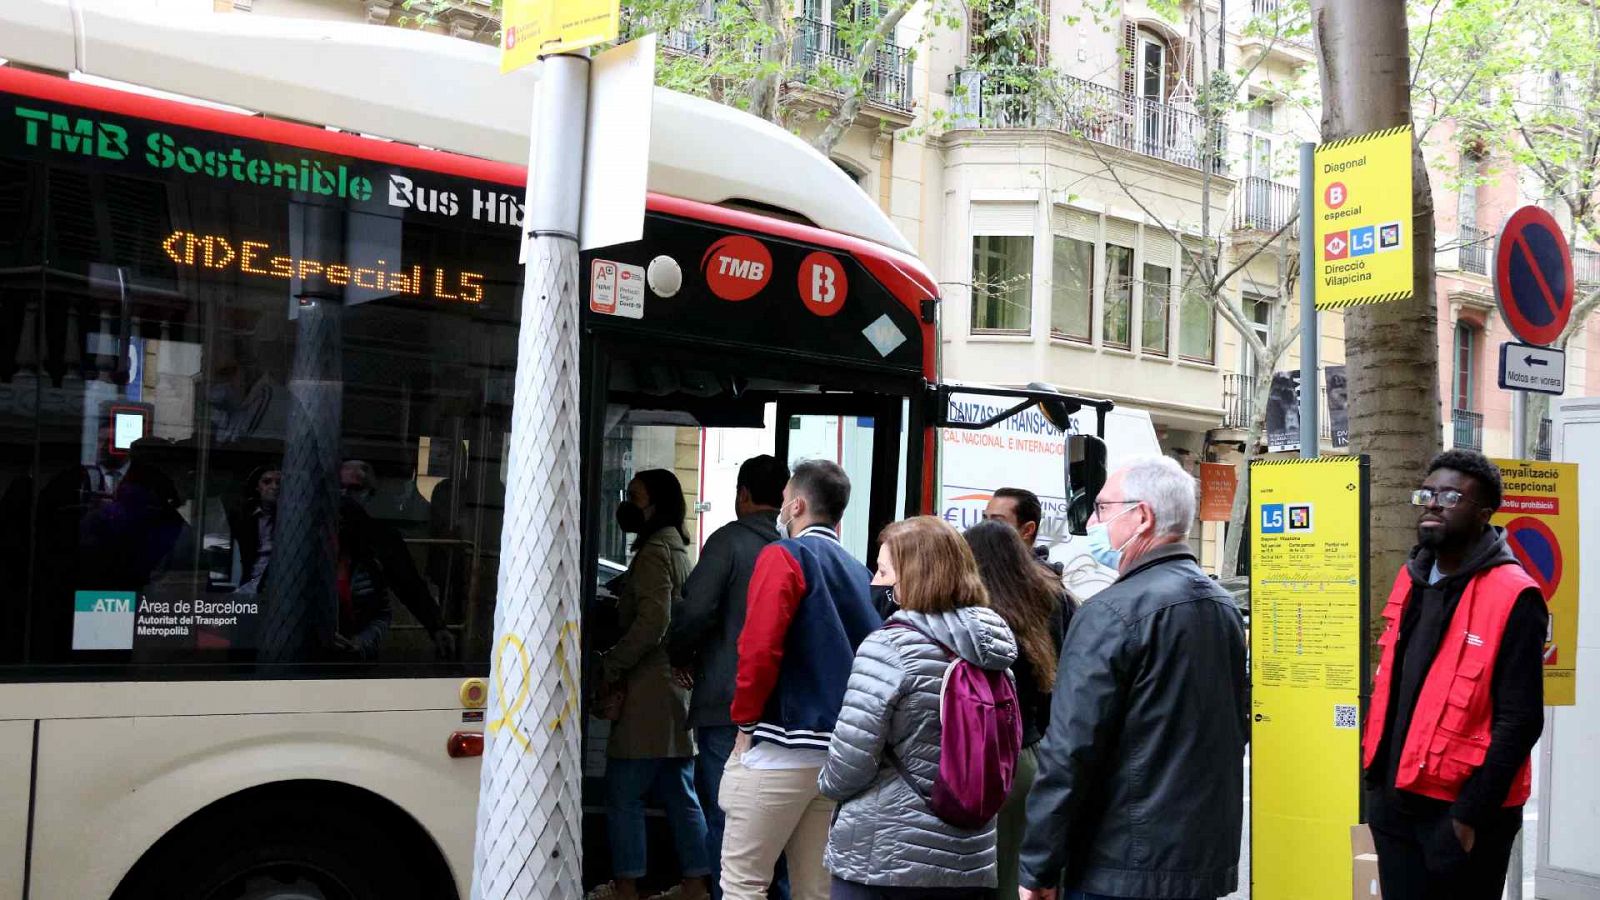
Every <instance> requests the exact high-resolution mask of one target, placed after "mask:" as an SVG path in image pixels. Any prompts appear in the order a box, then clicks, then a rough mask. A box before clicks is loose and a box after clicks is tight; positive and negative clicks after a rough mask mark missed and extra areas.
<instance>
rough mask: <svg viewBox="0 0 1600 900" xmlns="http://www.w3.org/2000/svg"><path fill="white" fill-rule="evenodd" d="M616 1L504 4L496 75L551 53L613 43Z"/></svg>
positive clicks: (618, 15) (512, 0)
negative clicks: (607, 42) (498, 66)
mask: <svg viewBox="0 0 1600 900" xmlns="http://www.w3.org/2000/svg"><path fill="white" fill-rule="evenodd" d="M621 19H622V9H621V3H620V0H505V6H504V9H503V11H502V14H501V22H502V35H501V37H500V71H501V72H510V71H511V70H513V69H520V68H522V67H523V66H525V65H527V64H529V63H531V62H533V61H534V60H537V59H538V58H539V57H541V56H549V55H550V54H552V53H567V52H569V51H572V50H581V49H583V48H584V47H591V46H593V45H595V44H603V43H605V42H606V41H614V40H616V39H617V35H618V33H619V32H620V30H621Z"/></svg>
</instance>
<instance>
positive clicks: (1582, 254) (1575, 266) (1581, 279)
mask: <svg viewBox="0 0 1600 900" xmlns="http://www.w3.org/2000/svg"><path fill="white" fill-rule="evenodd" d="M1572 279H1573V280H1574V281H1576V282H1577V284H1578V290H1579V291H1580V292H1582V293H1588V292H1590V291H1593V290H1596V289H1600V252H1596V251H1594V250H1585V249H1583V248H1581V247H1580V248H1578V249H1576V250H1574V251H1572Z"/></svg>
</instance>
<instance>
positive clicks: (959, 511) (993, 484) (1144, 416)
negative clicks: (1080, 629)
mask: <svg viewBox="0 0 1600 900" xmlns="http://www.w3.org/2000/svg"><path fill="white" fill-rule="evenodd" d="M950 402H951V408H950V414H951V417H952V418H953V419H954V420H955V421H970V422H981V421H984V420H985V419H987V418H989V417H990V416H993V415H995V414H996V413H999V412H1001V411H1002V410H1004V409H1005V407H1006V404H1004V403H1003V402H999V401H996V399H995V398H993V397H984V396H980V395H976V394H970V395H962V394H956V395H954V396H952V397H951V401H950ZM1073 422H1074V424H1075V425H1076V426H1077V430H1078V431H1079V432H1080V433H1083V434H1094V433H1095V416H1094V413H1093V412H1088V411H1086V412H1080V413H1078V414H1077V415H1075V416H1074V417H1073ZM1105 439H1106V451H1107V454H1108V463H1109V466H1110V468H1113V469H1114V468H1116V467H1117V465H1118V464H1119V463H1120V462H1121V461H1125V460H1127V459H1132V458H1133V457H1136V456H1158V455H1160V454H1161V445H1160V443H1159V442H1158V441H1157V440H1156V434H1155V428H1154V426H1153V425H1152V424H1151V422H1150V415H1149V413H1146V412H1144V411H1143V410H1138V409H1130V408H1125V407H1118V408H1116V409H1113V410H1112V411H1111V413H1110V414H1109V415H1107V416H1106V433H1105ZM1064 453H1065V440H1064V437H1063V435H1062V434H1061V432H1060V431H1058V430H1056V428H1055V427H1054V426H1052V425H1050V423H1049V422H1048V421H1046V420H1045V418H1044V416H1043V415H1042V414H1041V413H1040V412H1039V411H1038V410H1035V409H1030V410H1025V411H1023V412H1021V413H1018V414H1017V415H1015V416H1012V417H1011V418H1009V419H1006V420H1005V421H1002V422H1000V423H999V424H997V425H993V426H991V427H989V428H984V429H982V430H969V429H962V428H941V429H939V506H938V512H939V515H940V516H941V517H943V518H944V520H945V521H947V522H949V523H950V524H951V525H954V526H955V527H956V528H958V529H965V528H968V527H971V526H972V525H974V524H976V523H977V522H979V521H981V520H982V519H983V511H984V508H985V507H986V506H988V504H989V500H990V499H991V498H992V497H993V496H994V492H995V491H996V490H998V489H1000V488H1003V487H1013V488H1024V489H1026V490H1030V491H1032V492H1034V493H1035V494H1037V495H1038V497H1039V505H1040V506H1041V507H1042V508H1043V521H1042V522H1040V524H1039V538H1038V543H1039V545H1040V546H1044V547H1046V548H1048V549H1049V552H1050V559H1051V560H1052V561H1053V562H1058V563H1061V564H1062V566H1063V567H1064V570H1065V571H1064V574H1063V579H1064V582H1065V584H1066V586H1067V587H1068V588H1069V589H1070V590H1071V591H1072V592H1073V594H1074V596H1076V597H1078V598H1079V599H1084V598H1088V597H1090V596H1093V595H1094V594H1095V593H1097V592H1098V591H1100V590H1101V589H1102V588H1104V587H1106V586H1107V585H1109V584H1111V582H1113V581H1115V580H1116V577H1117V573H1116V572H1114V571H1112V570H1111V569H1107V568H1105V567H1104V566H1101V565H1100V564H1098V563H1096V562H1095V561H1094V559H1093V558H1092V557H1090V556H1089V552H1088V541H1087V540H1085V539H1084V538H1082V537H1074V536H1073V535H1072V534H1070V533H1068V530H1067V500H1066V497H1065V493H1064V488H1065V484H1066V480H1065V474H1064V471H1063V461H1064V457H1063V455H1064Z"/></svg>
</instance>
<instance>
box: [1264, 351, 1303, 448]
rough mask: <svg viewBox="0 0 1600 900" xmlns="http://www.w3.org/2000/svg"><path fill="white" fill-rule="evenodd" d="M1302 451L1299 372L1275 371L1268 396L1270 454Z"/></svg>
mask: <svg viewBox="0 0 1600 900" xmlns="http://www.w3.org/2000/svg"><path fill="white" fill-rule="evenodd" d="M1299 449H1300V372H1299V371H1298V370H1296V371H1293V372H1273V373H1272V388H1271V390H1270V391H1268V393H1267V452H1268V453H1292V452H1294V451H1297V450H1299Z"/></svg>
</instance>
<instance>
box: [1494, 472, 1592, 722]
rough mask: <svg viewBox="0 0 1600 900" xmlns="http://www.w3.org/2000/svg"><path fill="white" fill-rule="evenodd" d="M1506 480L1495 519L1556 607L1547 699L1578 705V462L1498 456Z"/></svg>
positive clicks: (1548, 645)
mask: <svg viewBox="0 0 1600 900" xmlns="http://www.w3.org/2000/svg"><path fill="white" fill-rule="evenodd" d="M1494 462H1495V465H1497V466H1499V467H1500V477H1501V479H1502V480H1504V482H1505V498H1504V500H1503V501H1502V502H1501V505H1500V511H1499V512H1498V513H1495V516H1494V518H1493V519H1491V520H1490V521H1491V522H1493V523H1494V524H1495V525H1499V526H1500V527H1502V528H1504V529H1505V530H1506V542H1507V543H1508V544H1510V545H1511V552H1513V553H1515V554H1516V555H1517V559H1519V560H1521V561H1522V567H1523V568H1524V569H1527V570H1528V574H1529V575H1532V576H1533V580H1534V581H1536V582H1538V584H1539V589H1540V590H1542V591H1544V599H1545V603H1546V604H1548V605H1549V607H1550V629H1549V631H1547V632H1546V633H1545V640H1544V702H1545V705H1546V706H1572V705H1573V704H1574V703H1575V702H1576V691H1575V687H1576V684H1577V675H1578V556H1579V551H1578V465H1577V463H1559V462H1538V461H1534V460H1525V459H1497V460H1495V461H1494Z"/></svg>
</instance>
